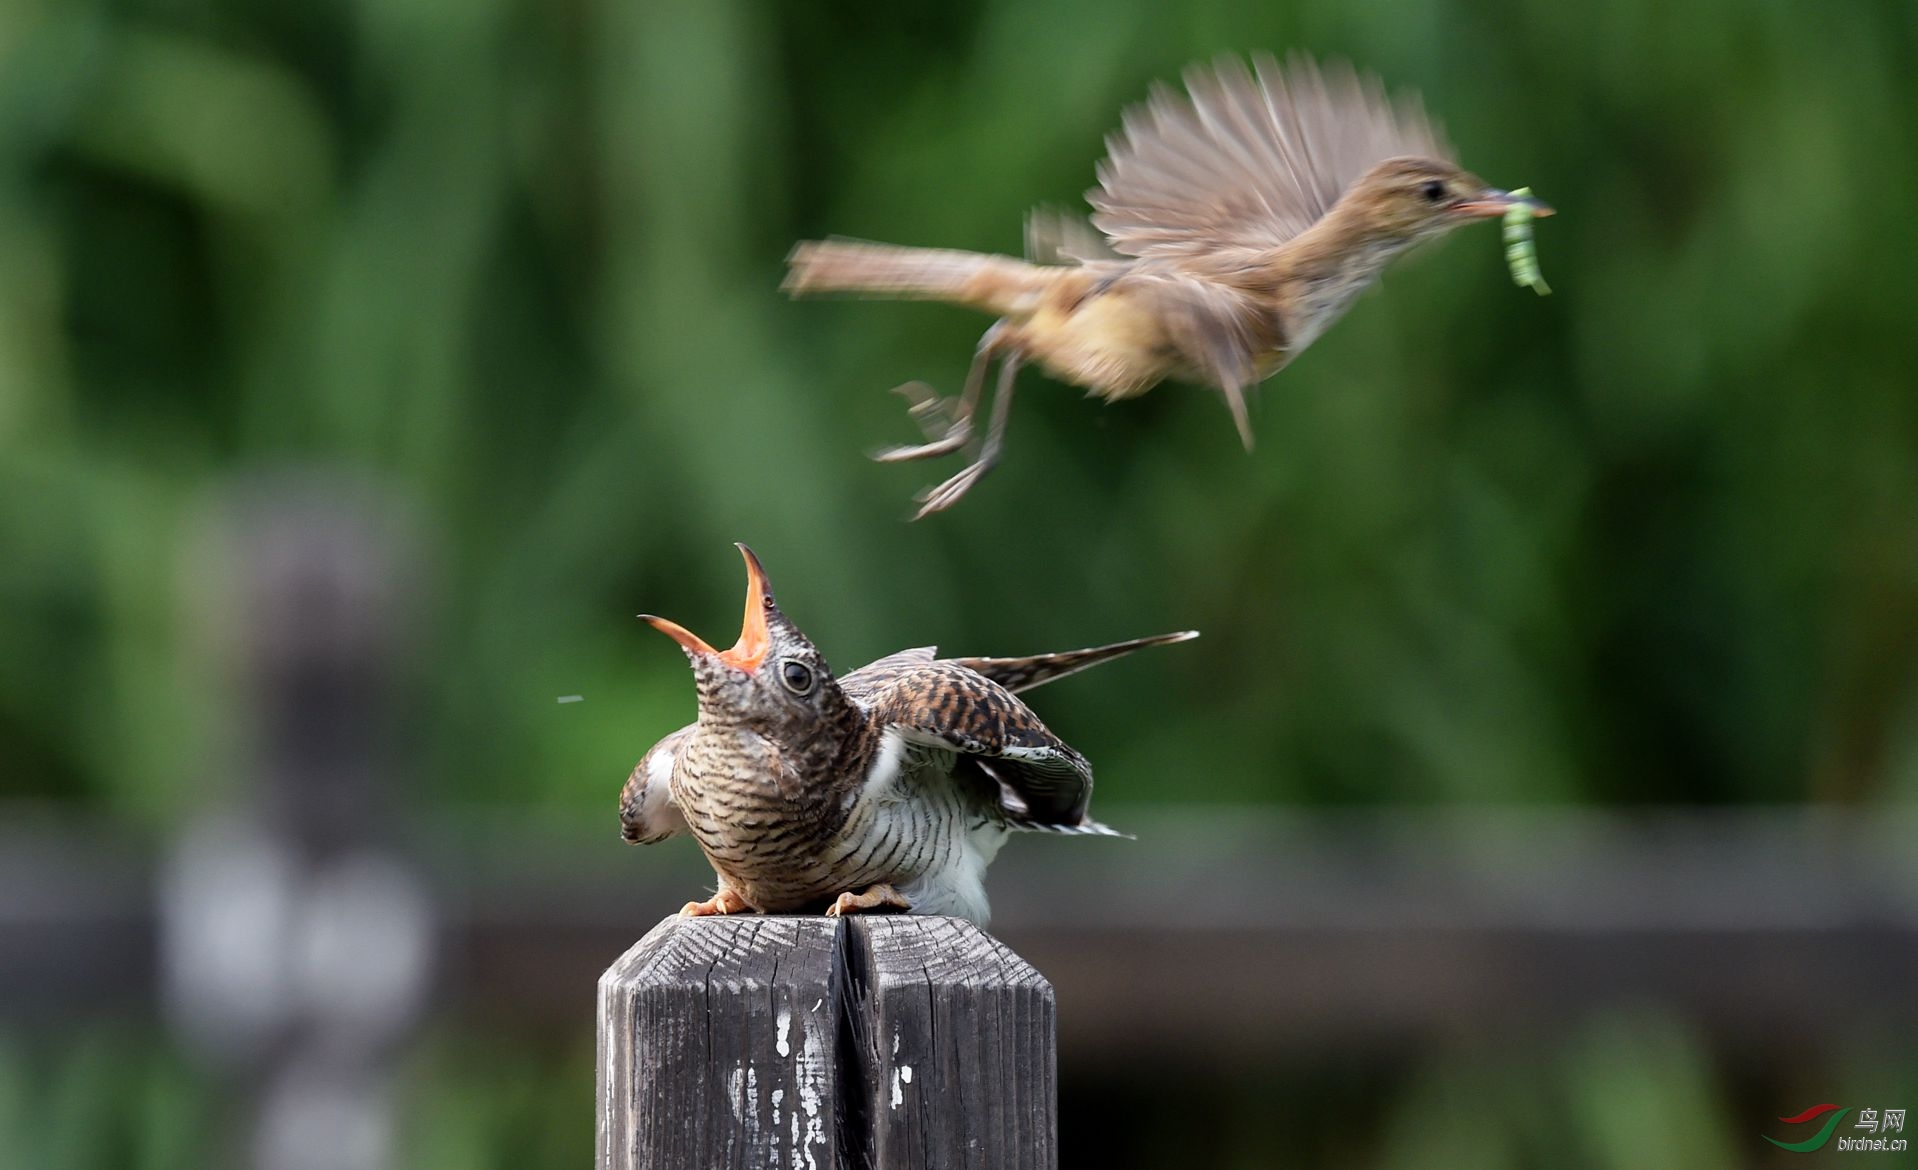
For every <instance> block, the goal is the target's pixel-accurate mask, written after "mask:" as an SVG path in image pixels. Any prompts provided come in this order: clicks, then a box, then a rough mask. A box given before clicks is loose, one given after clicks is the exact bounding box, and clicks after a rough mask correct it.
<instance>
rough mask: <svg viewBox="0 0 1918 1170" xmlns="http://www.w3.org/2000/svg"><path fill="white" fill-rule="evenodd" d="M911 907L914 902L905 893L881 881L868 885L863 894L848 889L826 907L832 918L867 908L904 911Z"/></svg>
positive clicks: (856, 912)
mask: <svg viewBox="0 0 1918 1170" xmlns="http://www.w3.org/2000/svg"><path fill="white" fill-rule="evenodd" d="M910 909H912V903H911V902H908V901H906V896H905V895H904V894H901V893H900V892H899V891H898V890H895V889H893V888H892V887H891V886H889V885H887V884H886V883H884V882H880V883H879V884H878V885H876V886H869V887H867V889H866V892H865V893H863V894H855V893H853V892H852V891H851V890H848V891H846V892H845V893H843V894H841V895H839V896H838V897H837V898H834V899H833V900H832V905H830V906H828V907H826V914H827V915H828V916H829V917H832V918H842V917H844V916H845V915H848V914H858V913H860V912H862V911H866V910H898V911H901V912H904V911H907V910H910Z"/></svg>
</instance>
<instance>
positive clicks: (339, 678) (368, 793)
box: [160, 469, 440, 1170]
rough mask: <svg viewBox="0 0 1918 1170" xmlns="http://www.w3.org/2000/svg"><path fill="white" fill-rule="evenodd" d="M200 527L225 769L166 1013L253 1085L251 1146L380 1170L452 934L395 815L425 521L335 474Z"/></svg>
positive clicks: (249, 1093)
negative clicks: (222, 710) (442, 939)
mask: <svg viewBox="0 0 1918 1170" xmlns="http://www.w3.org/2000/svg"><path fill="white" fill-rule="evenodd" d="M200 528H201V531H200V534H199V539H197V540H194V541H191V542H189V543H188V545H187V552H186V562H185V563H184V564H183V565H182V574H183V576H184V577H185V589H186V594H187V597H186V600H187V603H188V605H189V606H190V609H191V615H192V618H193V621H192V634H193V641H194V643H195V644H196V645H197V647H198V652H199V654H200V656H201V658H202V659H203V660H204V662H205V664H206V666H207V668H208V670H209V672H210V673H211V674H212V675H213V676H214V677H215V678H216V679H217V680H218V682H217V683H216V685H217V686H218V687H219V688H220V689H221V691H222V693H223V694H225V695H226V697H227V699H228V703H227V713H228V718H227V719H226V720H224V721H223V723H222V730H223V731H224V732H225V735H226V739H225V741H224V742H223V743H221V744H220V745H219V747H220V749H222V755H223V756H224V757H225V759H224V760H223V761H222V762H219V763H215V764H211V765H209V769H208V770H209V773H210V774H211V773H215V772H225V773H227V774H228V776H229V780H228V782H227V783H224V784H220V785H209V788H210V789H211V790H212V795H213V796H214V797H215V799H213V800H209V802H208V804H207V805H206V807H204V808H202V809H200V810H198V811H197V812H196V814H195V816H194V818H193V819H192V820H191V821H190V822H189V824H188V825H187V827H186V828H185V830H184V831H183V832H182V834H181V837H180V840H179V842H178V843H177V844H176V846H175V847H174V849H173V850H172V851H171V855H170V857H169V859H168V861H167V863H166V868H165V871H164V873H163V875H162V878H161V883H160V885H161V898H160V953H161V964H160V967H161V976H162V980H163V985H164V991H165V1003H166V1005H167V1008H168V1015H169V1017H170V1019H171V1020H172V1022H173V1023H174V1025H175V1026H176V1027H177V1028H179V1029H180V1031H181V1032H182V1033H183V1034H184V1036H185V1038H187V1039H188V1040H189V1041H190V1042H191V1043H192V1045H193V1047H194V1048H195V1049H196V1050H197V1051H198V1052H200V1053H201V1054H202V1055H203V1056H204V1058H205V1059H206V1060H207V1061H208V1063H209V1064H210V1065H212V1066H213V1067H214V1068H215V1069H216V1070H217V1071H218V1072H220V1073H221V1074H223V1075H224V1078H225V1079H226V1082H227V1084H228V1086H229V1088H230V1089H231V1091H232V1092H233V1094H234V1095H235V1096H236V1097H237V1098H239V1099H240V1100H241V1101H243V1102H244V1106H243V1108H242V1109H241V1110H239V1111H238V1112H237V1114H236V1116H235V1118H234V1125H235V1127H236V1130H238V1131H239V1132H236V1134H235V1135H234V1138H233V1142H232V1144H233V1146H234V1150H233V1153H232V1156H231V1158H230V1159H229V1160H230V1161H231V1162H232V1163H234V1164H236V1165H242V1166H253V1167H261V1168H263V1170H385V1168H386V1167H389V1166H393V1165H396V1164H397V1162H398V1156H397V1153H396V1150H397V1149H398V1146H399V1142H400V1136H401V1135H400V1133H399V1123H400V1111H399V1100H398V1095H397V1093H396V1091H395V1087H394V1085H395V1081H396V1079H397V1076H398V1073H399V1068H400V1062H401V1061H402V1060H403V1059H404V1051H405V1049H404V1045H405V1043H406V1041H407V1040H408V1039H409V1038H410V1037H411V1036H412V1034H413V1032H414V1030H415V1028H416V1027H417V1026H418V1024H419V1022H420V1020H421V1018H422V1017H423V1016H424V1014H425V1012H426V1011H427V1009H428V1007H429V999H430V997H431V995H432V994H433V992H434V984H433V968H434V965H435V963H434V955H435V950H436V949H437V938H438V932H439V930H440V925H439V915H438V911H437V908H436V907H435V905H434V900H433V898H432V895H431V893H430V891H429V890H428V888H427V885H426V881H425V877H424V874H423V873H422V872H421V871H420V869H419V867H418V865H417V864H416V863H414V862H413V861H412V859H411V858H410V857H409V856H408V854H407V851H406V849H405V848H404V845H403V842H402V840H401V832H400V826H399V824H398V823H397V820H396V813H397V808H396V806H397V805H398V804H399V799H398V798H397V796H396V791H395V790H396V789H399V788H401V787H403V784H402V783H401V782H402V779H403V776H404V769H405V753H404V752H403V750H402V749H401V747H400V742H399V741H400V736H399V728H400V725H401V720H400V719H399V718H398V714H397V712H398V710H399V708H400V706H401V694H402V691H403V675H404V673H405V664H406V663H407V661H408V656H409V654H410V653H411V652H412V651H413V649H414V643H415V639H414V637H413V629H412V627H413V625H414V617H415V614H416V613H417V610H418V605H419V602H418V593H419V591H420V589H421V588H422V579H421V578H422V574H421V573H420V571H419V570H420V559H421V557H420V553H419V550H418V543H419V541H418V533H417V531H416V529H415V526H414V525H413V524H412V523H411V522H410V519H409V511H408V509H407V507H406V505H405V501H404V499H403V498H401V497H398V496H396V495H395V494H394V493H392V492H390V491H388V490H386V489H384V488H382V487H381V486H380V485H378V484H376V483H372V482H369V481H367V480H366V479H364V478H362V477H359V476H357V475H354V474H351V473H347V472H337V471H326V470H323V469H314V470H311V471H306V472H296V471H290V470H288V471H278V472H266V473H261V474H258V475H255V476H250V477H243V478H241V479H238V480H235V481H234V482H233V483H232V484H230V485H229V486H228V488H227V490H226V491H224V492H223V493H221V494H219V495H217V496H215V497H214V498H213V499H212V500H211V501H209V504H208V506H207V508H206V510H205V513H204V515H203V517H202V518H201V524H200Z"/></svg>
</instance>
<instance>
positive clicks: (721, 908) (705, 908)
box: [679, 890, 752, 918]
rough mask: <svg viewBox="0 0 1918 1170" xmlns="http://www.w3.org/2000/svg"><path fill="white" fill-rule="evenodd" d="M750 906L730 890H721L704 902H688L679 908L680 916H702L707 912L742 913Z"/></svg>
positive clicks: (749, 908) (707, 913)
mask: <svg viewBox="0 0 1918 1170" xmlns="http://www.w3.org/2000/svg"><path fill="white" fill-rule="evenodd" d="M751 909H752V907H751V906H748V905H747V904H746V899H744V898H742V897H740V896H739V895H738V894H735V893H733V892H732V891H731V890H721V891H719V892H718V893H717V894H714V895H713V896H712V897H710V898H708V899H706V900H705V901H704V902H688V903H686V904H685V905H684V906H681V907H680V908H679V916H680V917H681V918H704V917H706V916H707V915H709V914H743V913H745V912H746V911H748V910H751Z"/></svg>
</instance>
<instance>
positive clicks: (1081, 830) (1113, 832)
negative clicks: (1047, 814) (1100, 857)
mask: <svg viewBox="0 0 1918 1170" xmlns="http://www.w3.org/2000/svg"><path fill="white" fill-rule="evenodd" d="M1012 827H1013V828H1015V829H1023V830H1025V831H1026V832H1028V833H1060V834H1064V835H1066V836H1071V837H1123V838H1125V839H1126V840H1128V841H1137V840H1138V838H1137V837H1135V836H1133V835H1132V834H1131V833H1121V832H1120V831H1119V830H1117V829H1115V828H1113V827H1112V826H1111V825H1105V824H1101V823H1099V822H1098V821H1095V820H1093V819H1092V818H1090V817H1087V818H1086V819H1085V820H1083V821H1080V822H1079V823H1078V824H1076V825H1044V824H1040V823H1039V822H1037V821H1022V820H1014V821H1013V822H1012Z"/></svg>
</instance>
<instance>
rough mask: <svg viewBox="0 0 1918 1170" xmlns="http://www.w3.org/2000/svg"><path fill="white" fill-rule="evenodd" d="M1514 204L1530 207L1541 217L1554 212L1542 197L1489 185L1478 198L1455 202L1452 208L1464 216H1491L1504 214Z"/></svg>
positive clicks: (1533, 212)
mask: <svg viewBox="0 0 1918 1170" xmlns="http://www.w3.org/2000/svg"><path fill="white" fill-rule="evenodd" d="M1514 204H1523V205H1524V206H1527V207H1530V208H1531V209H1532V214H1533V215H1535V216H1537V217H1539V218H1541V219H1543V218H1544V217H1545V216H1548V215H1551V214H1553V212H1552V205H1551V204H1549V203H1546V202H1545V201H1544V200H1542V199H1538V198H1536V197H1535V196H1531V195H1514V194H1512V193H1511V192H1510V191H1500V190H1499V189H1498V188H1496V187H1488V188H1487V189H1486V190H1485V192H1484V193H1483V194H1481V195H1480V196H1479V197H1478V198H1477V199H1467V200H1466V201H1465V202H1463V203H1455V204H1453V205H1452V210H1453V211H1455V212H1457V213H1458V214H1460V215H1464V216H1471V217H1474V218H1480V217H1483V218H1491V217H1493V216H1499V215H1504V214H1505V213H1506V212H1507V211H1510V210H1511V209H1512V207H1513V205H1514Z"/></svg>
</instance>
